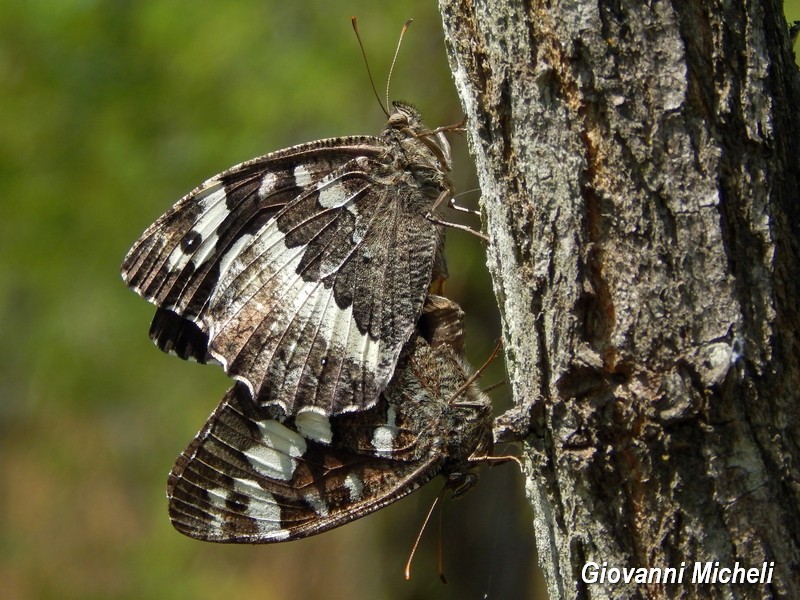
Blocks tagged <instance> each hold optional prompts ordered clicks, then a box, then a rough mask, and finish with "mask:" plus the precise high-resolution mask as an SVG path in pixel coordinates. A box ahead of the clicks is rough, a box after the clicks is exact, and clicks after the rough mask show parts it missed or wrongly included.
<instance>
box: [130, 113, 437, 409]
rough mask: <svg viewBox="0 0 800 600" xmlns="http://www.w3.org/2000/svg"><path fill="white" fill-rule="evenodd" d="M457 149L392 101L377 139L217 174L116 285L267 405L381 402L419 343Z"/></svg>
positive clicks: (145, 244)
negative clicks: (409, 348) (410, 348)
mask: <svg viewBox="0 0 800 600" xmlns="http://www.w3.org/2000/svg"><path fill="white" fill-rule="evenodd" d="M450 168H451V164H450V150H449V146H448V144H447V141H446V140H445V139H444V137H443V136H441V134H436V135H433V134H431V133H430V132H429V131H428V130H427V129H426V128H425V127H424V125H423V124H422V122H421V119H420V117H419V114H418V113H417V111H416V110H414V109H413V108H411V107H410V106H408V105H405V104H402V103H395V105H394V110H393V112H392V113H391V115H390V117H389V121H388V123H387V126H386V128H385V130H384V132H383V134H382V135H381V136H380V137H371V136H354V137H343V138H334V139H328V140H320V141H317V142H312V143H310V144H304V145H300V146H295V147H292V148H288V149H285V150H281V151H278V152H274V153H271V154H267V155H265V156H262V157H259V158H256V159H253V160H250V161H247V162H245V163H242V164H240V165H237V166H235V167H233V168H231V169H229V170H227V171H225V172H223V173H220V174H219V175H217V176H215V177H212V178H211V179H209V180H208V181H206V182H205V183H203V184H202V185H201V186H199V187H198V188H197V189H195V190H194V191H192V192H191V193H189V194H188V195H187V196H185V197H184V198H182V199H181V200H180V201H178V203H177V204H176V205H175V206H174V207H173V208H172V209H171V210H169V211H168V212H167V213H166V214H164V215H163V216H162V217H161V218H159V219H158V220H157V221H156V222H155V223H154V224H153V225H152V226H150V227H149V228H148V229H147V230H146V231H145V232H144V234H143V235H142V236H141V238H140V239H139V240H138V241H137V242H136V244H135V245H134V247H133V248H132V249H131V250H130V252H129V253H128V255H127V256H126V258H125V260H124V262H123V266H122V274H123V278H124V280H125V282H126V283H127V284H128V285H129V286H130V287H131V288H132V289H133V290H134V291H136V292H137V293H138V294H140V295H141V296H143V297H144V298H145V299H147V300H148V301H150V302H152V303H153V304H155V305H156V306H157V310H156V315H155V317H154V319H153V323H152V325H151V331H150V335H151V337H152V338H153V339H154V341H155V342H156V343H157V344H158V346H159V347H160V348H161V349H163V350H165V351H168V352H172V353H174V354H177V355H178V356H180V357H181V358H185V359H193V360H197V361H199V362H218V363H220V364H221V365H222V366H223V368H224V369H225V371H226V372H227V373H228V374H229V375H231V376H232V377H234V378H235V379H236V380H238V381H240V382H241V383H242V384H243V385H244V386H245V387H246V389H247V391H248V393H249V394H250V396H251V397H252V398H254V399H255V401H256V402H257V403H258V404H260V405H262V406H275V407H277V408H279V409H280V410H281V411H283V413H284V414H285V415H295V414H298V413H300V412H302V411H316V412H319V413H321V414H326V415H339V414H343V413H347V412H352V411H358V410H363V409H366V408H369V407H371V406H373V405H374V404H375V402H376V401H377V399H378V397H379V394H380V392H381V391H382V390H384V389H385V388H386V385H387V384H388V382H389V379H390V378H391V376H392V373H393V372H394V368H395V366H396V364H397V362H398V360H399V358H400V352H401V350H402V348H403V346H404V344H405V343H406V342H407V341H408V340H409V338H410V337H411V335H412V333H413V332H414V327H415V324H416V322H417V320H418V318H419V316H420V314H421V311H422V305H423V301H424V299H425V295H426V293H427V290H428V287H429V285H430V283H431V282H432V281H433V280H436V279H439V278H443V277H445V276H446V274H447V269H446V265H445V260H444V255H443V246H444V232H443V229H442V227H441V226H439V225H436V224H434V223H433V222H432V221H431V220H430V219H428V218H427V215H428V213H429V211H430V210H431V208H432V207H433V205H434V204H435V202H436V201H437V199H439V198H440V197H442V196H443V195H444V196H446V195H450V194H452V184H451V182H450V179H449V171H450Z"/></svg>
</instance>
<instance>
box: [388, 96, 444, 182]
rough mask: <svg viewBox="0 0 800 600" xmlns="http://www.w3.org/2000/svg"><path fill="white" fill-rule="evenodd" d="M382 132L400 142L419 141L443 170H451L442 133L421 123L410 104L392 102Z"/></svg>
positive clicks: (416, 111) (416, 112)
mask: <svg viewBox="0 0 800 600" xmlns="http://www.w3.org/2000/svg"><path fill="white" fill-rule="evenodd" d="M383 134H384V136H385V137H389V138H391V139H396V140H399V141H400V142H401V144H402V142H403V141H404V140H414V141H419V142H420V143H422V145H423V146H424V147H426V148H427V149H428V150H429V151H430V152H432V153H433V155H434V156H435V157H436V159H437V160H438V162H439V164H440V165H441V167H442V168H443V170H444V171H450V170H452V167H453V159H452V156H451V154H450V143H449V142H448V141H447V138H446V137H445V135H444V133H442V132H441V131H437V132H435V133H434V132H433V131H431V130H430V129H428V128H427V127H426V126H425V125H424V124H423V122H422V116H421V115H420V114H419V111H418V110H417V109H416V108H414V107H413V106H411V105H410V104H408V103H406V102H401V101H397V100H396V101H394V102H392V111H391V112H390V113H389V120H388V121H387V122H386V129H384V131H383Z"/></svg>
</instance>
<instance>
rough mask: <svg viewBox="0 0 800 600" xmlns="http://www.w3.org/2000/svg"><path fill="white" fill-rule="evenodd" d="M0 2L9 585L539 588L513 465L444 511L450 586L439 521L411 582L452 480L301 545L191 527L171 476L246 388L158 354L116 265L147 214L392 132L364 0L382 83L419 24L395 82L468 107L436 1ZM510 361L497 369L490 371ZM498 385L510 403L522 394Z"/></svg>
mask: <svg viewBox="0 0 800 600" xmlns="http://www.w3.org/2000/svg"><path fill="white" fill-rule="evenodd" d="M0 4H2V14H0V89H2V92H1V93H0V184H1V188H2V190H1V191H0V197H2V200H0V328H1V329H0V330H1V331H2V339H3V343H2V345H1V346H0V386H1V387H0V393H1V394H2V399H1V400H0V477H2V492H0V597H2V598H4V599H16V598H59V599H60V598H80V599H92V598H131V599H134V598H135V599H137V600H139V599H141V598H176V599H179V598H193V599H202V598H259V599H284V598H303V599H306V598H308V599H315V598H325V599H331V600H335V599H338V598H348V599H360V598H370V599H381V598H387V599H392V598H419V599H423V598H481V597H483V595H484V594H488V595H489V597H494V598H511V599H514V598H529V597H531V594H532V593H533V592H532V590H533V587H534V585H535V578H536V575H535V571H534V565H535V558H534V555H533V549H532V542H531V540H530V538H531V536H532V529H531V525H530V521H531V515H530V514H529V509H528V508H527V505H525V503H524V497H523V491H522V477H521V476H520V474H519V473H518V471H517V470H516V468H515V467H514V465H513V464H509V465H504V466H502V467H497V468H495V469H491V470H487V471H486V473H485V475H484V476H483V477H482V480H481V483H480V485H479V486H477V488H476V489H475V490H474V491H472V492H470V493H469V494H467V495H466V496H465V497H464V498H463V499H459V500H457V501H454V502H451V503H448V504H447V507H446V509H445V514H444V528H443V532H442V538H443V547H444V561H445V569H446V573H447V575H448V579H449V584H448V585H443V584H441V583H440V582H439V579H438V576H437V573H436V546H437V543H436V537H437V532H436V527H435V526H434V527H432V528H430V529H429V531H428V532H427V534H426V536H425V537H424V538H423V542H422V546H421V549H420V552H419V554H418V556H417V558H416V560H415V565H414V571H413V577H412V580H411V581H410V582H406V581H404V580H403V567H404V563H405V560H406V558H407V555H408V553H409V551H410V549H411V546H412V543H413V541H414V537H415V536H416V533H417V530H418V528H419V526H420V524H421V522H422V519H423V517H424V516H425V512H426V511H427V509H428V507H429V504H430V502H431V501H432V499H433V497H434V496H435V495H436V494H437V493H438V492H439V490H440V489H441V483H439V481H438V480H437V481H436V482H433V483H431V484H429V485H428V486H426V487H425V489H423V490H421V491H420V492H418V493H415V494H413V495H412V496H411V497H409V498H408V499H406V500H404V501H402V502H400V503H398V504H397V505H395V506H392V507H389V508H387V509H385V510H382V511H379V513H377V514H375V515H373V516H371V517H367V518H365V519H362V520H361V521H358V522H356V523H353V524H350V525H348V526H346V527H342V528H339V529H337V530H334V531H331V532H329V533H326V534H324V535H321V536H317V537H314V538H309V539H307V540H303V541H298V542H292V543H288V544H277V545H271V546H226V545H215V544H209V543H203V542H198V541H194V540H191V539H188V538H185V537H183V536H181V535H180V534H178V533H176V532H175V531H174V530H173V529H172V527H171V525H170V523H169V519H168V517H167V513H166V509H167V502H166V498H165V485H166V476H167V473H168V471H169V469H170V467H171V466H172V463H173V461H174V460H175V458H176V456H177V455H178V453H179V452H180V451H181V450H182V449H183V448H184V447H185V445H186V444H188V442H189V441H190V440H191V438H192V437H193V436H194V434H195V433H196V432H197V430H198V429H199V428H200V427H201V425H202V424H203V422H204V420H205V418H206V417H207V416H208V414H209V413H210V412H211V410H212V409H213V408H214V406H215V405H216V404H217V402H218V401H219V399H220V398H221V396H222V394H223V392H224V391H225V389H226V388H227V387H228V386H229V381H228V380H227V378H226V377H225V376H224V374H223V373H222V372H221V371H220V370H219V369H218V368H215V367H208V366H199V365H195V364H190V363H185V362H183V361H180V360H177V359H175V358H172V357H169V356H167V355H164V354H162V353H161V352H159V351H158V350H157V349H156V348H155V346H153V345H152V344H151V343H150V341H149V339H148V337H147V330H148V327H149V322H150V318H151V316H152V314H153V308H152V307H151V306H150V305H149V304H147V303H146V302H144V301H143V300H141V299H140V298H138V297H137V296H136V295H134V294H133V293H131V292H130V291H129V290H127V289H126V288H125V286H124V285H123V284H122V281H121V279H120V277H119V264H120V262H121V260H122V257H123V256H124V254H125V252H126V251H127V249H128V248H129V247H130V246H131V244H132V243H133V242H134V241H135V240H136V238H137V237H138V236H139V234H140V233H141V232H142V230H144V228H145V227H147V225H149V224H150V223H151V222H152V221H153V220H155V218H156V217H158V216H159V215H160V214H161V213H162V212H164V211H165V210H166V209H167V208H168V207H169V206H170V205H171V204H172V203H173V202H174V201H175V200H177V199H178V198H179V197H180V196H182V195H183V194H184V193H186V192H187V191H189V190H190V189H192V188H193V187H195V186H196V185H197V184H198V183H200V182H201V181H203V180H204V179H205V178H207V177H209V176H211V175H213V174H215V173H217V172H219V171H221V170H223V169H225V168H227V167H229V166H231V165H232V164H234V163H238V162H240V161H242V160H245V159H248V158H251V157H254V156H257V155H260V154H264V153H266V152H270V151H272V150H277V149H280V148H282V147H285V146H289V145H292V144H296V143H301V142H305V141H309V140H314V139H318V138H322V137H330V136H339V135H349V134H361V133H367V134H369V133H378V132H379V131H380V130H381V129H382V127H383V124H384V121H385V117H384V115H383V113H382V112H381V109H380V107H379V106H378V104H377V102H376V101H375V99H374V98H373V95H372V92H371V90H370V88H369V83H368V79H367V75H366V70H365V68H364V64H363V60H362V58H361V55H360V52H359V50H358V45H357V42H356V39H355V37H354V35H353V33H352V30H351V27H350V16H351V15H356V16H357V17H358V18H359V25H360V30H361V34H362V37H363V40H364V43H365V46H366V48H367V51H368V53H369V58H370V62H371V66H372V70H373V71H374V76H375V79H376V84H377V85H378V87H379V88H380V90H381V92H380V93H381V94H382V93H383V91H382V89H383V86H384V85H385V81H386V74H387V70H388V65H389V63H390V61H391V55H392V53H393V51H394V48H395V44H396V41H397V36H398V34H399V31H400V28H401V26H402V24H403V22H404V21H405V19H407V18H409V17H414V19H415V22H414V25H413V26H412V28H411V29H410V31H409V33H408V35H407V37H406V40H405V43H404V46H403V49H402V52H401V54H400V59H399V62H398V65H397V67H396V70H395V74H394V77H393V80H392V96H393V97H394V98H402V99H405V100H408V101H410V102H412V103H414V104H415V105H417V106H418V108H419V109H420V110H421V111H422V113H423V114H424V115H425V117H426V121H427V122H428V123H429V124H432V125H444V124H451V123H455V122H458V121H459V120H460V119H461V118H462V112H461V110H460V107H459V104H458V100H457V97H456V94H455V89H454V86H453V83H452V80H451V76H450V74H449V71H448V69H447V60H446V56H445V50H444V43H443V39H442V32H441V20H440V17H439V15H438V13H437V10H436V4H435V3H434V2H420V1H416V2H395V3H384V2H381V3H376V2H366V1H362V2H338V3H331V2H327V1H321V0H316V1H310V2H308V1H307V2H297V3H293V2H288V1H287V2H275V1H254V0H237V1H232V2H214V3H211V2H174V1H160V2H155V1H152V0H150V1H140V2H133V1H115V2H110V1H109V2H92V1H90V0H60V1H59V2H41V1H32V2H15V3H11V4H9V3H8V2H5V3H0ZM332 6H335V8H332ZM452 143H453V145H454V146H455V147H456V149H457V150H458V151H459V152H458V163H457V165H456V172H457V177H458V181H457V187H458V189H459V190H468V189H470V188H474V187H476V182H475V180H474V174H473V170H474V167H473V166H472V165H471V162H470V160H469V159H468V157H467V155H466V143H465V141H464V139H463V138H459V137H458V136H455V137H453V138H452ZM477 197H478V194H477V193H472V194H467V195H466V196H465V197H464V198H463V202H464V203H467V204H469V203H472V204H475V203H476V201H477ZM472 225H473V226H475V227H477V226H478V222H477V220H473V221H472ZM448 245H449V247H448V253H449V261H450V270H451V279H450V281H449V283H448V286H447V293H448V295H449V296H451V297H452V298H453V299H455V300H456V301H457V302H459V303H460V304H461V305H462V306H463V307H464V308H465V310H466V311H467V313H468V314H469V315H470V320H469V322H468V324H467V327H468V329H467V343H468V347H469V352H470V357H471V360H472V361H473V363H475V364H480V363H481V362H483V360H484V359H485V358H486V356H488V354H489V352H490V351H491V349H492V345H493V343H494V340H495V339H496V338H497V337H498V336H499V326H498V319H497V309H496V306H495V305H494V300H493V295H492V292H491V287H490V284H489V279H488V276H487V274H486V271H485V267H484V254H483V248H482V245H481V243H480V242H479V240H477V238H474V237H472V236H469V235H465V234H462V233H460V232H451V233H448ZM502 377H503V375H502V365H500V364H497V365H495V370H494V372H493V373H492V374H490V375H487V376H486V377H485V378H484V379H483V381H484V382H485V384H486V385H488V384H490V383H493V382H495V381H497V380H498V379H501V378H502ZM493 395H494V397H495V398H496V399H497V403H498V410H500V408H501V406H502V404H503V402H506V403H507V402H508V388H507V387H504V388H501V389H500V390H498V391H497V392H495V393H494V394H493ZM501 450H502V449H501Z"/></svg>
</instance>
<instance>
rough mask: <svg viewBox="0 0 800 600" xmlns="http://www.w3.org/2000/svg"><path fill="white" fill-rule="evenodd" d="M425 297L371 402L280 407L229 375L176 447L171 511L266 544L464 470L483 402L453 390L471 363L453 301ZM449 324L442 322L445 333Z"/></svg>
mask: <svg viewBox="0 0 800 600" xmlns="http://www.w3.org/2000/svg"><path fill="white" fill-rule="evenodd" d="M441 300H442V301H440V302H439V303H438V304H437V303H436V301H434V302H432V301H431V300H430V299H429V300H428V302H426V305H425V314H424V315H423V320H427V325H426V327H427V330H428V331H427V332H425V333H423V328H422V327H420V329H419V330H417V334H416V335H415V336H414V338H413V339H412V340H411V341H410V342H409V344H408V346H407V349H406V351H407V354H406V355H405V357H404V358H403V359H402V360H401V362H400V364H399V366H398V369H397V372H396V373H395V375H394V377H393V378H392V381H391V383H390V384H389V386H388V388H387V389H386V391H385V392H384V393H383V394H382V395H381V396H380V398H379V400H378V402H377V403H376V404H375V406H373V407H372V408H370V409H368V410H364V411H359V412H354V413H348V414H343V415H339V416H335V417H331V418H328V417H326V416H324V415H322V414H320V413H318V412H315V411H303V412H300V413H299V414H298V415H296V416H294V417H289V418H283V417H282V416H281V414H280V411H277V410H275V409H273V408H269V407H267V408H265V407H263V406H259V405H258V404H256V403H255V402H254V401H253V399H252V398H251V396H250V394H249V390H248V389H247V388H246V387H245V386H244V385H242V384H237V385H236V386H234V388H232V389H231V390H230V391H229V392H228V394H227V395H226V396H225V398H224V400H223V402H222V404H221V405H220V407H219V408H218V409H217V410H216V411H215V412H214V413H213V414H212V415H211V417H210V418H209V421H208V422H207V424H206V426H205V427H204V429H203V430H202V431H201V432H200V433H199V434H198V436H197V438H196V439H195V440H194V441H193V442H192V444H191V445H190V446H189V447H188V448H187V449H186V450H185V451H184V453H183V454H182V455H181V456H180V457H179V459H178V461H177V463H176V465H175V467H174V468H173V471H172V474H171V475H170V480H169V485H168V496H169V499H170V517H171V519H172V521H173V524H174V525H175V527H176V528H177V529H178V530H179V531H181V532H183V533H185V534H187V535H190V536H192V537H196V538H200V539H204V540H210V541H218V542H250V543H266V542H277V541H284V540H292V539H297V538H300V537H305V536H308V535H313V534H316V533H320V532H322V531H325V530H328V529H330V528H332V527H336V526H338V525H342V524H344V523H347V522H349V521H352V520H354V519H357V518H359V517H361V516H363V515H366V514H368V513H370V512H373V511H375V510H377V509H379V508H381V507H383V506H385V505H386V504H388V503H390V502H393V501H395V500H397V499H399V498H401V497H403V496H405V495H406V494H408V493H410V492H412V491H413V490H415V489H417V488H418V487H419V486H420V485H422V484H424V483H425V482H427V481H429V480H430V479H431V478H433V477H435V476H436V475H438V474H440V473H444V474H449V475H450V477H451V479H452V478H455V480H457V481H461V479H462V475H463V474H464V473H466V472H467V471H469V470H470V468H471V467H470V465H469V464H468V461H469V459H470V458H471V457H474V456H485V454H486V452H488V451H489V450H490V449H491V432H490V423H491V417H490V406H489V401H488V400H487V399H486V398H485V397H484V396H482V395H480V393H479V392H478V391H477V390H476V389H470V390H469V392H468V394H467V395H468V396H469V398H468V401H466V402H464V401H463V399H454V398H453V394H454V393H455V392H456V391H457V390H458V389H459V388H460V387H461V386H462V385H463V384H464V382H465V381H466V380H467V378H468V376H469V372H470V371H469V369H468V368H467V366H466V365H465V363H464V362H463V357H462V356H460V355H458V354H456V352H455V351H454V348H457V347H462V346H463V341H462V340H461V335H460V331H461V330H460V319H461V312H460V309H458V307H457V306H456V305H454V304H452V303H450V302H449V301H444V300H443V299H441ZM447 331H449V332H450V333H446V332H447Z"/></svg>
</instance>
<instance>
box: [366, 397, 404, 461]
mask: <svg viewBox="0 0 800 600" xmlns="http://www.w3.org/2000/svg"><path fill="white" fill-rule="evenodd" d="M397 433H398V428H397V413H396V412H395V410H394V407H393V406H389V409H388V410H387V411H386V424H385V425H379V426H378V427H376V428H375V431H374V432H373V433H372V447H373V448H375V451H376V454H377V455H378V456H381V457H383V458H388V457H390V456H391V455H392V451H393V450H394V439H395V438H396V437H397Z"/></svg>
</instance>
